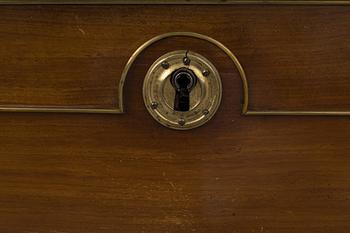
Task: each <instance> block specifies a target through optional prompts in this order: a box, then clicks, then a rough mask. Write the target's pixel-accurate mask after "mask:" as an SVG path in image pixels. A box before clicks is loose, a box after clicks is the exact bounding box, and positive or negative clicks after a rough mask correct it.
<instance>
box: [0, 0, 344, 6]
mask: <svg viewBox="0 0 350 233" xmlns="http://www.w3.org/2000/svg"><path fill="white" fill-rule="evenodd" d="M0 4H5V5H6V4H7V5H9V4H13V5H31V4H117V5H118V4H186V5H190V4H211V5H230V4H231V5H257V4H260V5H350V0H347V1H346V0H345V1H337V0H335V1H330V0H326V1H322V0H318V1H315V0H294V1H291V0H143V1H142V0H62V1H59V0H27V1H25V0H0Z"/></svg>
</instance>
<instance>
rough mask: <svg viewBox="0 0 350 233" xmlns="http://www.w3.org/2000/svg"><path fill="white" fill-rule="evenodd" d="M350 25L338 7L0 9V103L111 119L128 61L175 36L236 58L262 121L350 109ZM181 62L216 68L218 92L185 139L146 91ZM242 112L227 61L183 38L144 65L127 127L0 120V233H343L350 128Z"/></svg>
mask: <svg viewBox="0 0 350 233" xmlns="http://www.w3.org/2000/svg"><path fill="white" fill-rule="evenodd" d="M349 13H350V8H348V7H343V6H342V7H335V6H332V7H330V6H327V7H326V6H322V7H321V6H313V7H311V6H172V7H169V6H147V7H143V6H95V5H89V6H1V7H0V19H1V20H0V22H2V23H0V35H1V36H0V44H1V45H4V46H2V47H1V50H0V59H1V62H0V67H1V71H0V73H1V75H0V79H1V83H4V84H3V85H1V87H0V100H1V102H2V104H6V105H7V104H45V105H48V104H56V105H64V106H73V105H74V106H75V105H78V106H81V105H84V106H85V105H89V106H90V105H93V106H98V107H112V106H113V105H114V104H116V102H115V101H117V100H116V98H115V94H116V89H115V86H114V85H112V84H114V83H116V82H117V81H118V78H119V75H120V72H121V67H123V64H124V63H125V61H126V60H127V58H128V56H129V54H130V52H131V51H133V50H135V49H136V48H137V47H138V45H139V44H141V43H142V42H143V41H145V40H147V39H148V38H151V37H152V36H154V35H157V34H160V33H165V32H169V31H180V30H181V31H195V32H198V33H203V34H207V35H209V36H212V37H214V38H216V39H218V40H219V41H222V42H223V43H224V44H226V45H227V46H228V47H229V48H230V49H232V50H233V51H234V52H235V53H236V54H237V56H238V57H239V59H240V60H241V62H242V64H243V65H244V67H245V69H246V71H247V74H248V78H249V80H250V84H251V92H250V94H251V97H252V107H254V109H258V110H261V109H265V108H280V109H291V108H302V107H305V108H307V109H318V108H320V107H322V108H327V109H330V110H331V109H332V108H337V109H345V110H346V109H347V110H349V109H350V104H349V98H350V96H349V94H348V93H349V92H348V90H349V88H350V87H349V80H347V76H348V74H349V72H350V70H349V69H350V66H349V62H350V61H349V59H348V58H349V57H348V56H349V38H350V37H349V36H350V35H349V30H348V29H349V28H348V27H349V26H348V15H349ZM76 18H78V19H79V21H78V22H79V24H78V23H77V21H74V20H75V19H76ZM77 25H79V27H80V29H82V30H83V31H84V32H85V33H86V35H85V36H83V34H82V32H80V30H79V28H77V27H76V26H77ZM35 48H36V49H35ZM183 48H190V49H192V50H194V51H196V52H199V53H201V54H202V55H204V56H206V57H207V58H208V59H209V60H211V61H212V62H213V63H214V65H215V66H216V67H217V68H218V70H219V72H220V74H221V76H222V82H223V87H224V90H223V101H222V106H221V107H220V109H219V111H218V113H217V115H216V116H215V117H214V119H213V120H212V121H210V122H209V123H208V124H207V125H205V126H203V127H201V128H198V129H195V130H191V131H187V132H178V131H173V130H169V129H166V128H164V127H162V126H160V125H159V124H158V123H156V122H155V121H154V120H153V119H152V117H151V116H149V114H148V113H147V110H146V109H145V107H144V105H143V101H142V95H141V89H142V88H141V87H142V81H143V78H144V75H145V73H146V72H147V69H148V67H149V66H150V64H151V63H152V62H153V61H154V60H155V59H156V58H158V57H159V56H160V55H162V54H164V53H166V52H167V51H172V50H175V49H183ZM24 71H25V72H24ZM49 74H50V75H49ZM86 77H88V78H86ZM38 84H41V85H38ZM48 93H51V95H48ZM240 98H241V83H240V80H239V78H238V73H237V71H236V70H235V69H234V68H233V66H232V64H231V63H230V61H229V60H228V59H227V57H226V56H225V55H224V54H223V53H222V52H221V51H220V50H218V49H217V48H215V47H213V46H212V45H210V44H208V43H206V42H199V41H197V40H193V39H179V38H174V39H170V40H165V41H162V42H160V43H157V44H155V45H154V46H152V47H150V48H149V49H148V50H147V51H146V52H145V53H143V54H142V55H141V56H140V57H139V58H138V59H137V60H136V63H135V64H134V66H133V67H132V69H131V71H130V73H129V75H128V78H127V82H126V86H125V101H126V103H125V104H126V107H127V113H126V114H123V115H103V114H102V115H98V114H96V115H85V114H75V115H74V114H29V113H21V114H15V113H1V114H0V129H1V130H0V187H1V188H0V232H1V233H29V232H31V233H33V232H36V233H58V232H59V233H82V232H84V233H85V232H89V233H102V232H103V233H109V232H127V233H134V232H135V233H136V232H137V233H142V232H144V233H154V232H174V233H175V232H186V233H187V232H201V233H202V232H203V233H204V232H205V233H212V232H220V233H221V232H222V233H234V232H235V233H245V232H250V233H253V232H256V233H258V232H261V233H268V232H269V233H310V232H313V233H334V232H337V233H348V231H349V229H350V178H349V177H350V172H349V166H350V158H349V156H348V155H349V152H348V151H349V149H350V145H349V137H350V125H349V118H346V117H339V118H327V117H243V116H241V115H240V110H241V106H240V102H241V99H240Z"/></svg>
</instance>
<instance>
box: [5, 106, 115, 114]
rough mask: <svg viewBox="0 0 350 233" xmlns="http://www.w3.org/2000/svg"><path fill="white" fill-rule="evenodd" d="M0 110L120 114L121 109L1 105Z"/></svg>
mask: <svg viewBox="0 0 350 233" xmlns="http://www.w3.org/2000/svg"><path fill="white" fill-rule="evenodd" d="M0 112H38V113H40V112H41V113H92V114H93V113H100V114H120V113H122V111H121V110H119V109H102V108H101V109H98V108H96V109H94V108H68V107H67V108H56V107H40V106H38V107H5V106H0Z"/></svg>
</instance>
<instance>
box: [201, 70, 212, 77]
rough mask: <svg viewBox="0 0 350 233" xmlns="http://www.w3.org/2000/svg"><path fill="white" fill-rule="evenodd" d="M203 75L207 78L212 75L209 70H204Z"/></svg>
mask: <svg viewBox="0 0 350 233" xmlns="http://www.w3.org/2000/svg"><path fill="white" fill-rule="evenodd" d="M202 74H203V75H204V76H205V77H208V76H209V74H210V72H209V70H203V71H202Z"/></svg>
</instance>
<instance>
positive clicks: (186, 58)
mask: <svg viewBox="0 0 350 233" xmlns="http://www.w3.org/2000/svg"><path fill="white" fill-rule="evenodd" d="M183 63H184V64H185V65H186V66H188V65H189V64H190V63H191V60H190V59H189V58H188V57H184V59H183Z"/></svg>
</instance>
